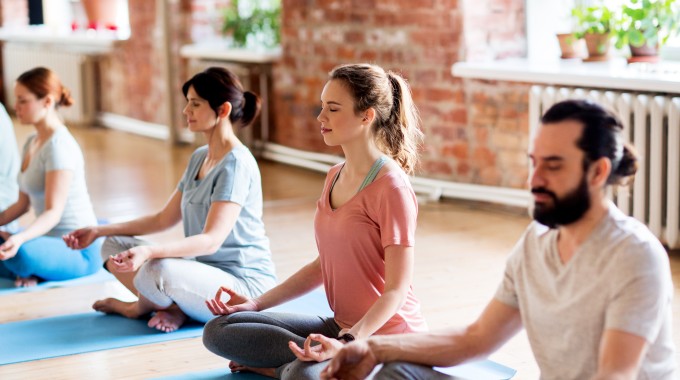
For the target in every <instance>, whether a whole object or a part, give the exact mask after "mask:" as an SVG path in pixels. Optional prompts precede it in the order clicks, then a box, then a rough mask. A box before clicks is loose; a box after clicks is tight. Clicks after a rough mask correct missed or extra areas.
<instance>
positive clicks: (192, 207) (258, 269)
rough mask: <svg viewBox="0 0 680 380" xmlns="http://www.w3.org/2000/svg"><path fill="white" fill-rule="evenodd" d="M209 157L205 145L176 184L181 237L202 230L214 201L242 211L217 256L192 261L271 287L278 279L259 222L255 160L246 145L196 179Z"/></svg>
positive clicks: (260, 195)
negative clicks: (180, 203)
mask: <svg viewBox="0 0 680 380" xmlns="http://www.w3.org/2000/svg"><path fill="white" fill-rule="evenodd" d="M207 154H208V147H207V146H202V147H200V148H198V149H196V151H195V152H194V153H193V154H192V156H191V160H190V161H189V166H188V167H187V170H186V171H185V172H184V175H183V176H182V179H181V180H180V182H179V185H178V186H177V189H178V190H179V191H181V192H182V221H183V222H184V234H185V236H193V235H197V234H200V233H202V232H203V230H204V228H205V223H206V220H207V218H208V210H209V209H210V205H211V203H212V202H215V201H229V202H234V203H237V204H239V205H240V206H241V213H240V214H239V216H238V218H237V219H236V224H235V225H234V228H233V229H232V230H231V232H230V233H229V236H227V239H226V240H225V241H224V242H223V243H222V246H220V248H219V249H218V250H217V251H216V252H215V253H213V254H206V255H202V256H198V257H196V260H197V261H200V262H202V263H205V264H208V265H211V266H214V267H217V268H220V269H222V270H223V271H225V272H228V273H230V274H232V275H234V276H236V277H239V278H242V279H253V280H258V279H259V280H265V282H267V283H270V282H271V280H275V279H276V276H275V274H274V263H273V262H272V259H271V252H270V250H269V239H268V238H267V236H266V235H265V230H264V223H263V222H262V183H261V178H260V170H259V168H258V166H257V162H256V161H255V157H253V155H252V154H251V153H250V150H248V148H246V147H245V146H243V145H241V146H237V147H235V148H234V149H232V151H231V152H229V153H228V154H227V155H225V156H224V158H223V159H222V161H220V163H219V164H218V165H216V166H215V167H214V168H213V169H212V170H211V171H210V172H209V173H208V174H207V175H206V176H205V177H203V178H202V179H200V180H197V179H196V177H197V175H198V172H199V170H200V168H201V165H202V163H203V161H204V160H205V157H206V155H207ZM256 282H259V281H256Z"/></svg>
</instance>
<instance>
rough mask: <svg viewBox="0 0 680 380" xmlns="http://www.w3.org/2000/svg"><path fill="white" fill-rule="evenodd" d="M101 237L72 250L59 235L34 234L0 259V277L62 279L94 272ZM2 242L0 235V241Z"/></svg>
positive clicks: (97, 266) (99, 265)
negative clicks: (13, 253) (11, 252)
mask: <svg viewBox="0 0 680 380" xmlns="http://www.w3.org/2000/svg"><path fill="white" fill-rule="evenodd" d="M103 241H104V239H97V240H96V241H94V242H93V243H92V244H91V245H90V246H89V247H87V248H85V249H83V250H72V249H71V248H69V247H67V246H66V243H64V241H63V240H62V239H61V238H60V237H54V236H40V237H37V238H35V239H32V240H29V241H27V242H25V243H24V244H22V245H21V247H19V251H18V252H17V254H16V256H14V257H12V258H11V259H8V260H4V261H0V277H5V278H11V279H14V278H16V277H22V278H27V277H31V276H33V277H37V278H38V279H41V280H45V281H63V280H70V279H74V278H78V277H83V276H87V275H89V274H94V273H96V272H97V271H98V270H99V269H100V268H101V267H102V259H101V256H100V255H99V251H100V250H101V246H102V243H103ZM3 242H4V240H3V239H2V238H0V244H1V243H3Z"/></svg>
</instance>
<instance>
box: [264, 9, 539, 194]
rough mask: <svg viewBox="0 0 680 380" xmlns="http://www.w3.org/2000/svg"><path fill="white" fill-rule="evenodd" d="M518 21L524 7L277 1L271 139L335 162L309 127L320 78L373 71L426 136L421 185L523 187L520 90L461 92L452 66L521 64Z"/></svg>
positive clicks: (465, 85) (469, 87) (465, 86)
mask: <svg viewBox="0 0 680 380" xmlns="http://www.w3.org/2000/svg"><path fill="white" fill-rule="evenodd" d="M524 17H525V16H524V1H521V0H475V1H471V0H464V1H463V4H461V2H459V1H456V0H401V1H394V0H370V4H366V1H359V0H284V1H283V21H282V48H283V58H282V61H281V62H280V64H279V65H277V67H276V68H275V71H274V86H275V93H276V97H275V106H276V110H277V111H276V124H277V126H278V127H277V129H276V131H275V133H274V134H273V138H274V140H275V141H276V142H278V143H281V144H284V145H287V146H291V147H294V148H299V149H304V150H312V151H318V152H332V153H339V152H340V151H339V149H338V148H329V147H327V146H326V145H325V144H324V143H323V139H322V138H321V136H320V135H319V125H318V122H317V121H316V114H317V113H318V110H319V95H320V93H321V90H322V87H323V85H324V83H325V82H326V78H327V72H328V71H329V70H330V69H331V68H333V67H334V66H335V65H337V64H341V63H348V62H369V63H376V64H378V65H381V66H383V67H384V68H386V69H393V70H395V71H398V72H400V73H402V74H403V75H404V76H405V77H406V78H407V80H409V82H410V84H411V86H412V90H413V95H414V100H415V102H416V104H417V106H418V108H419V109H420V113H421V117H422V120H423V131H424V133H425V144H424V147H423V152H422V154H421V167H420V170H419V175H422V176H425V177H432V178H439V179H445V180H452V181H457V182H466V183H476V184H486V185H500V186H512V187H521V186H523V184H524V181H525V180H526V151H525V150H526V145H522V144H524V143H525V142H526V140H527V138H526V133H527V132H526V131H527V129H528V127H527V126H526V123H525V122H524V121H525V120H526V108H527V95H526V94H527V93H528V92H527V86H526V85H521V84H520V85H514V84H509V83H505V84H501V83H484V82H479V81H465V82H463V81H462V80H460V79H457V78H454V77H453V76H452V75H451V65H452V64H453V63H455V62H457V61H459V60H462V59H463V58H464V57H466V56H467V57H468V60H477V61H479V60H486V59H496V58H505V57H509V56H524V55H525V51H526V46H525V45H526V36H525V30H524ZM522 123H523V124H522Z"/></svg>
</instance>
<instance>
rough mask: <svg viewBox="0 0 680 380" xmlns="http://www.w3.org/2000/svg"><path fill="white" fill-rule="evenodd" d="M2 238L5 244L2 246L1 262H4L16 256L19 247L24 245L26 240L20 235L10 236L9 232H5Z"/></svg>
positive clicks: (0, 250) (0, 247) (0, 251)
mask: <svg viewBox="0 0 680 380" xmlns="http://www.w3.org/2000/svg"><path fill="white" fill-rule="evenodd" d="M2 238H3V239H4V240H5V242H4V243H2V244H1V245H0V260H2V261H4V260H7V259H11V258H12V257H14V256H16V254H17V252H19V247H21V245H22V244H24V239H23V238H22V237H21V234H20V233H19V234H14V235H10V234H8V233H7V232H3V235H2Z"/></svg>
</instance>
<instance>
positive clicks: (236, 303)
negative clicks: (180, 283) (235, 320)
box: [205, 286, 260, 315]
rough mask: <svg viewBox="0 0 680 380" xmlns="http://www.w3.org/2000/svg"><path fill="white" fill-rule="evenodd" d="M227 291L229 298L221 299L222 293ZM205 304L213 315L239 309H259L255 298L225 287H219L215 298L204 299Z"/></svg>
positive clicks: (229, 312)
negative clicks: (225, 300)
mask: <svg viewBox="0 0 680 380" xmlns="http://www.w3.org/2000/svg"><path fill="white" fill-rule="evenodd" d="M223 293H227V294H228V295H229V300H228V301H227V302H224V301H222V294H223ZM205 304H206V305H207V306H208V309H210V312H211V313H213V315H229V314H232V313H236V312H239V311H259V310H260V308H259V307H258V305H257V302H255V300H253V299H251V298H248V297H246V296H244V295H241V294H239V293H236V292H235V291H233V290H232V289H229V288H227V287H224V286H222V287H220V288H219V289H218V290H217V293H216V294H215V298H213V299H211V300H206V301H205Z"/></svg>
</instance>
